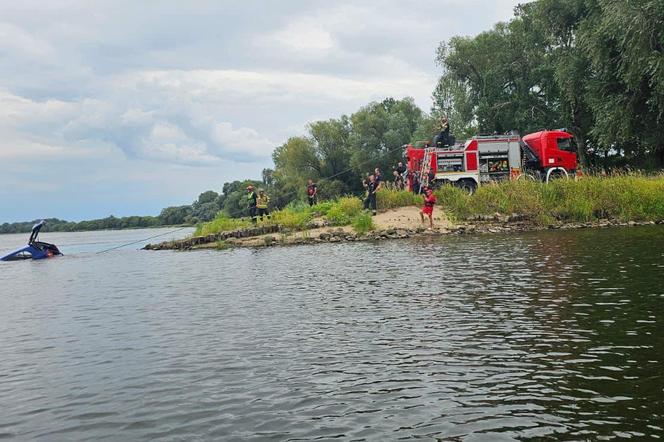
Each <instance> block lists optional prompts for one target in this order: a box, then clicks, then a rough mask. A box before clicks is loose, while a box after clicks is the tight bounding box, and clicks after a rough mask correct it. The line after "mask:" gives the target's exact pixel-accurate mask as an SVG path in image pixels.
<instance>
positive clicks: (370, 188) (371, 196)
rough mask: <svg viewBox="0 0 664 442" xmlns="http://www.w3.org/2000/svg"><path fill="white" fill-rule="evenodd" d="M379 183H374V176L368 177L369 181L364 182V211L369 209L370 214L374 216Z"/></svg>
mask: <svg viewBox="0 0 664 442" xmlns="http://www.w3.org/2000/svg"><path fill="white" fill-rule="evenodd" d="M379 187H380V183H378V182H377V181H376V177H375V176H374V175H369V181H365V182H364V188H365V189H367V197H366V198H365V199H364V210H369V209H371V213H372V214H373V215H376V192H377V191H378V188H379Z"/></svg>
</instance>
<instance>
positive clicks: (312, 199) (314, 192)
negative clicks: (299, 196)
mask: <svg viewBox="0 0 664 442" xmlns="http://www.w3.org/2000/svg"><path fill="white" fill-rule="evenodd" d="M317 196H318V186H316V183H314V180H312V179H311V178H309V179H308V180H307V199H308V200H309V206H315V205H316V203H317V202H318V201H317V200H318V198H317Z"/></svg>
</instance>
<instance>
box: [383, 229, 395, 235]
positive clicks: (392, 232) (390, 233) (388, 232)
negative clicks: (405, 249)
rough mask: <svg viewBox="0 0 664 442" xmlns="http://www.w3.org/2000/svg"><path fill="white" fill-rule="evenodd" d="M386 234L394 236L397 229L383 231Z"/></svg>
mask: <svg viewBox="0 0 664 442" xmlns="http://www.w3.org/2000/svg"><path fill="white" fill-rule="evenodd" d="M385 233H386V234H388V235H396V234H397V229H387V230H386V231H385Z"/></svg>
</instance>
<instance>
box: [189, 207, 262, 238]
mask: <svg viewBox="0 0 664 442" xmlns="http://www.w3.org/2000/svg"><path fill="white" fill-rule="evenodd" d="M249 226H251V222H250V221H249V220H247V219H244V218H229V217H228V216H227V215H226V214H225V213H223V212H219V213H218V214H217V217H216V218H215V219H213V220H212V221H210V222H207V223H202V224H198V225H197V226H196V231H195V232H194V236H205V235H211V234H213V233H219V232H227V231H230V230H238V229H242V228H245V227H249Z"/></svg>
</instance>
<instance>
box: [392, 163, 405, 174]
mask: <svg viewBox="0 0 664 442" xmlns="http://www.w3.org/2000/svg"><path fill="white" fill-rule="evenodd" d="M394 170H396V171H397V173H398V174H399V175H401V176H402V177H403V175H404V173H406V166H404V165H403V161H399V163H398V164H397V167H395V168H394Z"/></svg>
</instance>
